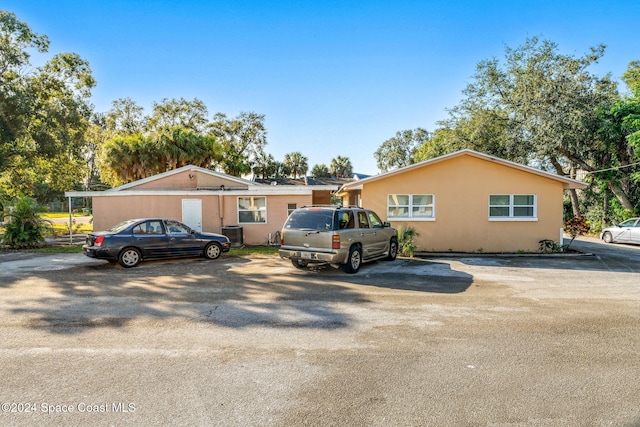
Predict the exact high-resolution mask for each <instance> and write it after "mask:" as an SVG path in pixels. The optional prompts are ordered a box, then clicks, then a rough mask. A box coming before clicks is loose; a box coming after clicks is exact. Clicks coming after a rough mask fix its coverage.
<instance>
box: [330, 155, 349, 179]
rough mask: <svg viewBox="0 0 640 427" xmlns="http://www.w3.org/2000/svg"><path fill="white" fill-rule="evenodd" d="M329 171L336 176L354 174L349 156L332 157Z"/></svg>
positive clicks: (343, 176) (341, 176)
mask: <svg viewBox="0 0 640 427" xmlns="http://www.w3.org/2000/svg"><path fill="white" fill-rule="evenodd" d="M329 172H330V173H331V175H332V176H335V177H336V178H347V177H350V176H351V175H352V174H353V166H352V165H351V160H349V158H348V157H344V156H338V157H335V158H333V159H331V166H329Z"/></svg>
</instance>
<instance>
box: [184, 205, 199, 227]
mask: <svg viewBox="0 0 640 427" xmlns="http://www.w3.org/2000/svg"><path fill="white" fill-rule="evenodd" d="M182 222H184V223H185V224H186V225H188V226H189V227H191V228H193V229H194V230H197V231H202V200H201V199H182Z"/></svg>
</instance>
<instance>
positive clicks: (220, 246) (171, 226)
mask: <svg viewBox="0 0 640 427" xmlns="http://www.w3.org/2000/svg"><path fill="white" fill-rule="evenodd" d="M230 247H231V243H230V242H229V239H228V238H227V236H223V235H221V234H215V233H201V232H198V231H196V230H193V229H191V228H189V227H187V226H186V225H184V224H183V223H181V222H178V221H175V220H173V219H164V218H141V219H130V220H127V221H123V222H121V223H120V224H117V225H114V226H113V227H111V228H109V229H107V230H105V231H94V232H92V233H89V235H88V236H87V241H86V244H85V245H84V246H82V250H83V252H84V254H85V255H86V256H88V257H91V258H98V259H105V260H108V261H110V262H118V263H120V265H121V266H123V267H126V268H129V267H135V266H136V265H138V264H139V263H140V261H142V260H143V259H152V258H177V257H193V256H204V257H205V258H208V259H216V258H218V257H219V256H220V255H221V254H222V253H223V252H228V251H229V249H230Z"/></svg>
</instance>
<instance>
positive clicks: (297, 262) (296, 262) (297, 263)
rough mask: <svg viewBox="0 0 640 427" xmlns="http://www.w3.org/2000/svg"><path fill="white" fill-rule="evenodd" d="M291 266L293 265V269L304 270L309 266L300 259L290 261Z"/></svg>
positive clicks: (307, 262)
mask: <svg viewBox="0 0 640 427" xmlns="http://www.w3.org/2000/svg"><path fill="white" fill-rule="evenodd" d="M291 264H293V266H294V267H295V268H305V267H306V266H307V265H309V261H303V260H301V259H292V260H291Z"/></svg>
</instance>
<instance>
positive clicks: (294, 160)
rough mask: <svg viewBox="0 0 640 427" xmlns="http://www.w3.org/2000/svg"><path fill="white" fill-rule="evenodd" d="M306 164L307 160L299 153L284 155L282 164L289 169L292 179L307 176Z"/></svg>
mask: <svg viewBox="0 0 640 427" xmlns="http://www.w3.org/2000/svg"><path fill="white" fill-rule="evenodd" d="M307 162H308V159H307V158H306V157H305V156H303V155H302V153H301V152H299V151H296V152H293V153H289V154H285V156H284V164H285V165H287V166H288V167H289V170H290V171H291V172H290V173H291V175H293V178H294V179H295V178H297V177H298V176H304V175H306V174H307V170H309V165H308V163H307Z"/></svg>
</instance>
